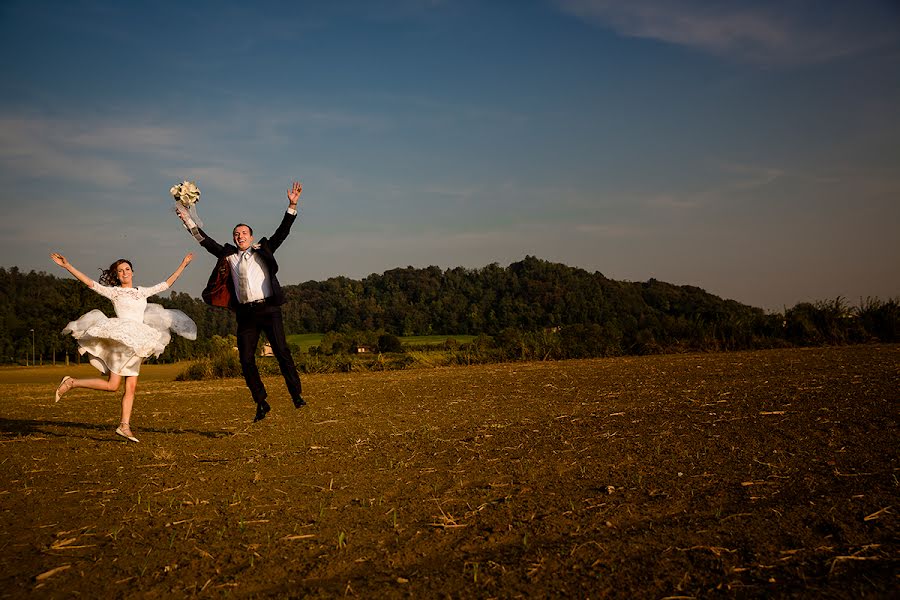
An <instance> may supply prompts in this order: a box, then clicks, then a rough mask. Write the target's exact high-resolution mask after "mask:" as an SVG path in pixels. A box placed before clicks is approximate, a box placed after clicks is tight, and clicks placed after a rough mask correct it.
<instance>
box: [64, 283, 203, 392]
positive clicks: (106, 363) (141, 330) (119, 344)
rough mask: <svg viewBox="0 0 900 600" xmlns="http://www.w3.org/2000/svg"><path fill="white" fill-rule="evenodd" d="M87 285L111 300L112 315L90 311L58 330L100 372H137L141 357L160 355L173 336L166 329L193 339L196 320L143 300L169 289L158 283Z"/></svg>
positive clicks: (129, 374) (119, 373)
mask: <svg viewBox="0 0 900 600" xmlns="http://www.w3.org/2000/svg"><path fill="white" fill-rule="evenodd" d="M91 289H92V290H94V291H95V292H97V293H98V294H100V295H101V296H105V297H106V298H109V299H110V300H112V303H113V308H114V309H115V311H116V316H115V317H114V318H112V319H110V318H107V316H106V315H105V314H103V312H101V311H99V310H92V311H90V312H89V313H86V314H84V315H82V316H81V317H79V318H78V319H76V320H74V321H72V322H71V323H69V324H68V325H66V328H65V329H63V331H62V332H63V333H71V334H72V337H74V338H75V339H76V340H77V341H78V352H80V353H81V354H83V355H85V354H86V355H87V356H88V359H89V360H90V363H91V364H92V365H94V367H96V368H97V370H99V371H100V372H101V373H103V374H104V375H106V374H107V373H110V372H112V373H116V374H118V375H122V376H126V377H128V376H134V375H138V373H139V371H140V368H141V361H142V360H143V359H145V358H147V357H148V356H159V355H160V354H162V352H163V350H165V349H166V345H167V344H168V343H169V341H170V340H171V339H172V336H171V335H170V334H169V330H172V331H174V332H175V333H177V334H178V335H180V336H182V337H185V338H187V339H189V340H195V339H197V324H196V323H194V321H193V320H192V319H191V318H190V317H188V316H187V315H186V314H184V313H183V312H181V311H180V310H175V309H167V308H163V307H162V306H160V305H159V304H148V303H147V298H148V297H149V296H152V295H154V294H158V293H159V292H162V291H165V290H167V289H169V285H168V284H167V283H166V282H165V281H163V282H162V283H158V284H156V285H154V286H153V287H136V288H123V287H109V286H105V285H100V284H99V283H97V282H96V281H91Z"/></svg>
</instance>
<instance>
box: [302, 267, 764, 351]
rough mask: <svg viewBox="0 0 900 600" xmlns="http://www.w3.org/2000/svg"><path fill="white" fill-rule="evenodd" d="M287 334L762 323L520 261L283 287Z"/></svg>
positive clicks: (751, 315) (727, 306)
mask: <svg viewBox="0 0 900 600" xmlns="http://www.w3.org/2000/svg"><path fill="white" fill-rule="evenodd" d="M285 292H286V295H287V298H288V307H287V308H286V310H285V318H286V320H287V321H288V322H289V323H291V324H292V326H291V329H293V330H302V331H330V330H338V329H340V328H341V327H345V326H347V327H350V328H351V329H355V330H378V329H384V330H385V331H387V332H389V333H393V334H396V335H420V334H454V333H456V334H478V333H486V334H489V335H495V334H497V333H499V332H500V331H502V330H503V329H506V328H508V327H516V328H519V329H521V330H523V331H535V330H538V329H547V328H554V327H560V326H565V325H573V324H598V325H601V326H603V327H604V328H606V329H607V330H608V331H609V332H610V333H614V332H621V333H624V332H636V331H638V330H640V329H642V328H645V327H650V328H652V329H654V330H656V329H657V328H658V327H660V326H662V327H664V328H666V329H670V328H673V327H680V328H684V327H690V326H691V324H692V323H697V322H705V323H727V322H730V321H747V320H748V319H751V320H752V319H761V318H763V316H764V314H763V311H762V310H760V309H756V308H752V307H749V306H745V305H742V304H739V303H737V302H734V301H730V300H722V299H721V298H718V297H716V296H713V295H712V294H708V293H706V292H705V291H703V290H702V289H700V288H697V287H691V286H674V285H670V284H667V283H663V282H661V281H656V280H653V279H651V280H650V281H648V282H646V283H630V282H621V281H614V280H611V279H608V278H606V277H604V276H603V275H602V274H601V273H597V272H595V273H590V272H588V271H585V270H584V269H579V268H574V267H569V266H566V265H563V264H559V263H552V262H548V261H545V260H540V259H538V258H534V257H531V256H529V257H526V258H525V259H524V260H522V261H520V262H515V263H512V264H511V265H509V266H508V267H501V266H499V265H497V264H496V263H495V264H491V265H488V266H486V267H483V268H480V269H464V268H461V267H458V268H455V269H448V270H443V271H442V270H441V269H440V268H438V267H428V268H424V269H417V268H413V267H407V268H401V269H392V270H390V271H386V272H384V273H383V274H381V275H377V274H373V275H370V276H369V277H366V278H365V279H363V280H361V281H356V280H353V279H348V278H345V277H335V278H331V279H328V280H327V281H323V282H316V281H310V282H307V283H303V284H300V285H294V286H287V287H286V288H285Z"/></svg>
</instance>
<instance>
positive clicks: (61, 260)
mask: <svg viewBox="0 0 900 600" xmlns="http://www.w3.org/2000/svg"><path fill="white" fill-rule="evenodd" d="M50 259H51V260H52V261H53V262H55V263H56V264H58V265H59V266H61V267H62V268H64V269H65V268H66V267H68V266H69V261H68V260H66V257H65V256H63V255H62V254H60V253H59V252H51V253H50Z"/></svg>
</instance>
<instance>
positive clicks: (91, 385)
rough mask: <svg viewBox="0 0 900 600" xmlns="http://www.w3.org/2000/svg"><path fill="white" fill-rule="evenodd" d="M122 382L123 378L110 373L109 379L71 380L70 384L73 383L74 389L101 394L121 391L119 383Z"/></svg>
mask: <svg viewBox="0 0 900 600" xmlns="http://www.w3.org/2000/svg"><path fill="white" fill-rule="evenodd" d="M121 381H122V376H121V375H117V374H116V373H110V374H109V379H100V378H99V377H98V378H95V379H70V380H69V381H68V383H71V384H72V385H71V387H70V388H69V389H72V388H86V389H89V390H99V391H101V392H114V391H116V390H117V389H119V383H121Z"/></svg>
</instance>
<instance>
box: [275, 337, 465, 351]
mask: <svg viewBox="0 0 900 600" xmlns="http://www.w3.org/2000/svg"><path fill="white" fill-rule="evenodd" d="M322 335H323V334H321V333H296V334H294V335H289V336H287V340H288V343H291V344H297V345H298V346H300V348H301V349H302V350H303V352H309V349H310V347H311V346H318V345H319V343H321V341H322ZM450 338H453V339H454V340H456V341H457V342H459V343H460V344H465V343H468V342H471V341H472V340H474V339H475V336H474V335H405V336H401V337H400V341H401V342H403V343H404V344H406V345H408V346H421V345H425V344H442V343H444V342H446V341H447V340H448V339H450Z"/></svg>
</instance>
